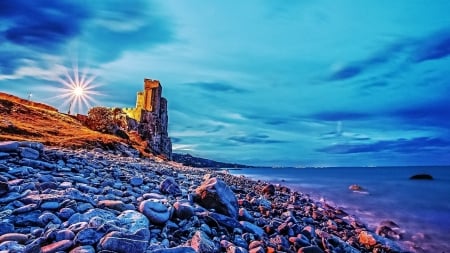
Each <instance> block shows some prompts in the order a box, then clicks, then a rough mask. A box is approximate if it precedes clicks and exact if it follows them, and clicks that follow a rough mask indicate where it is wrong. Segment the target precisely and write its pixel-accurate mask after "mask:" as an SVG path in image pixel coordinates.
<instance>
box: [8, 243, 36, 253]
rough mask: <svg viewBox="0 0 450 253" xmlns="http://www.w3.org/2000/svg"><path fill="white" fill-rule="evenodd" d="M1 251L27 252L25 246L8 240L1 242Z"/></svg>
mask: <svg viewBox="0 0 450 253" xmlns="http://www.w3.org/2000/svg"><path fill="white" fill-rule="evenodd" d="M0 252H2V253H3V252H6V253H9V252H25V247H24V246H23V245H21V244H19V243H18V242H16V241H6V242H3V243H0ZM38 252H39V251H38Z"/></svg>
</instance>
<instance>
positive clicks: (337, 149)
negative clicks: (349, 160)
mask: <svg viewBox="0 0 450 253" xmlns="http://www.w3.org/2000/svg"><path fill="white" fill-rule="evenodd" d="M449 145H450V141H449V140H447V139H442V138H436V137H417V138H413V139H404V138H401V139H397V140H388V141H377V142H373V143H365V144H354V143H348V144H334V145H331V146H327V147H324V148H320V149H317V151H319V152H323V153H329V154H354V153H371V152H373V153H377V152H383V151H385V152H396V153H406V154H413V153H418V152H422V151H432V150H436V149H441V148H447V149H448V147H449Z"/></svg>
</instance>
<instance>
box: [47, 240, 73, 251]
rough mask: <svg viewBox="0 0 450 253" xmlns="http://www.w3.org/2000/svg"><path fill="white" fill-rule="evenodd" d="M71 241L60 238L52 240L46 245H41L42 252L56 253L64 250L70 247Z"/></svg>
mask: <svg viewBox="0 0 450 253" xmlns="http://www.w3.org/2000/svg"><path fill="white" fill-rule="evenodd" d="M72 245H73V242H72V240H62V241H59V242H54V243H52V244H49V245H46V246H44V247H41V252H42V253H56V252H60V251H65V250H66V249H69V248H70V247H72Z"/></svg>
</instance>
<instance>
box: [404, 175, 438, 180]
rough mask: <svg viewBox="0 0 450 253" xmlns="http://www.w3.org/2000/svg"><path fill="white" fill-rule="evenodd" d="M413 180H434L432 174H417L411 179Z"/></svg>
mask: <svg viewBox="0 0 450 253" xmlns="http://www.w3.org/2000/svg"><path fill="white" fill-rule="evenodd" d="M409 179H411V180H433V176H431V175H430V174H416V175H412V176H411V177H409Z"/></svg>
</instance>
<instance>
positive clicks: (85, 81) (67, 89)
mask: <svg viewBox="0 0 450 253" xmlns="http://www.w3.org/2000/svg"><path fill="white" fill-rule="evenodd" d="M64 69H65V73H64V74H63V75H62V76H60V77H58V82H59V83H61V84H62V85H63V87H61V88H56V92H58V94H59V95H57V96H55V97H53V98H55V99H58V100H62V101H63V102H62V105H61V107H62V108H67V107H68V114H71V113H75V112H77V113H86V112H87V110H88V109H89V108H91V107H92V104H98V102H97V100H95V98H94V96H98V95H103V94H102V93H100V92H98V91H95V90H94V89H95V88H97V87H99V86H100V85H99V84H95V79H96V77H97V76H96V75H93V74H90V71H89V70H88V69H83V70H82V71H80V70H79V69H78V65H77V64H75V65H74V67H73V68H72V69H71V70H69V69H68V68H64Z"/></svg>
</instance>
